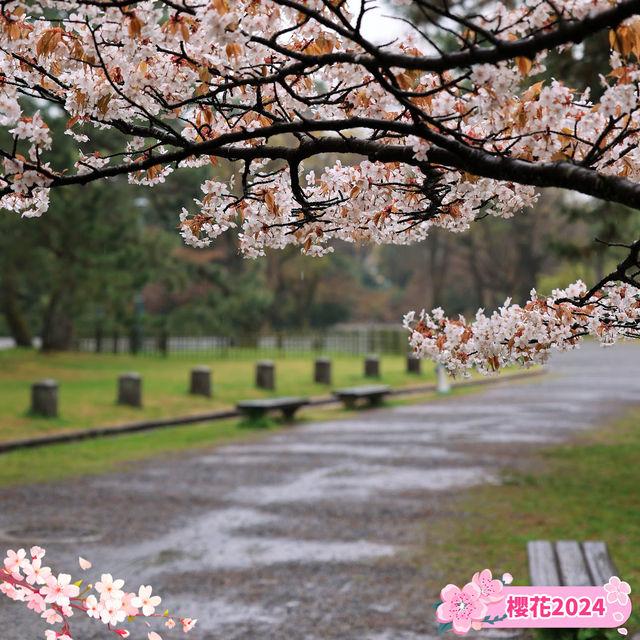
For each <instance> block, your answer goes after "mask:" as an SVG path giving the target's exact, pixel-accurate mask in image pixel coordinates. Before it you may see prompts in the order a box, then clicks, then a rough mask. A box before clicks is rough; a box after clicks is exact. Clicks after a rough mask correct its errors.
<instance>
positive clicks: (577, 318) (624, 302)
mask: <svg viewBox="0 0 640 640" xmlns="http://www.w3.org/2000/svg"><path fill="white" fill-rule="evenodd" d="M586 293H587V288H586V286H585V285H584V283H583V282H582V281H580V280H578V281H577V282H575V283H574V284H572V285H570V286H569V287H567V288H566V289H564V290H554V291H553V292H552V295H551V296H549V297H539V296H538V294H537V292H536V291H535V289H533V290H532V291H531V298H530V299H529V301H528V302H527V303H526V304H525V305H524V306H522V307H521V306H520V305H517V304H511V301H510V300H509V299H507V300H506V301H505V303H504V305H503V306H502V307H500V308H499V309H498V310H497V311H494V312H493V313H492V314H491V315H490V316H487V315H485V313H484V310H483V309H480V310H479V311H478V313H477V314H476V318H475V321H474V322H471V323H467V321H466V320H465V319H464V317H462V316H460V317H459V318H458V319H457V320H453V319H450V318H447V317H446V316H445V314H444V311H443V310H442V309H440V308H438V309H433V310H432V311H431V313H427V312H426V311H424V310H423V311H422V312H421V313H420V314H419V315H418V316H417V317H416V313H415V312H414V311H411V312H409V313H408V314H407V315H405V317H404V326H405V328H407V329H408V330H409V331H410V332H411V333H410V338H409V341H410V344H411V346H412V348H413V350H414V352H415V353H416V354H417V355H418V356H420V357H423V358H424V357H428V358H431V359H433V360H435V361H437V362H440V363H442V364H443V365H444V366H445V367H446V368H447V370H448V371H449V373H451V374H453V375H457V374H462V375H467V376H468V375H470V374H469V370H470V369H471V367H474V366H475V367H476V368H477V369H478V370H479V371H481V372H482V373H494V372H497V371H498V370H499V369H500V368H502V367H505V366H509V365H513V364H518V365H520V366H522V367H529V366H531V365H534V364H543V363H544V362H546V361H547V359H548V358H549V356H550V354H551V353H552V351H553V350H558V351H567V350H570V349H574V348H576V347H577V346H578V345H579V344H580V342H581V341H582V340H583V338H584V337H585V336H587V335H589V336H592V337H593V338H595V339H596V340H597V341H598V342H600V343H601V344H602V345H611V344H613V343H615V342H617V341H618V340H620V339H624V338H638V337H640V289H637V288H635V287H632V286H630V285H627V284H615V283H609V284H607V285H605V286H604V287H603V289H602V290H601V291H599V292H597V293H595V294H594V295H593V296H592V297H591V298H590V299H588V300H586V301H584V303H583V298H584V296H585V295H586Z"/></svg>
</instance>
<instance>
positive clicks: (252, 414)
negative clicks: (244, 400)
mask: <svg viewBox="0 0 640 640" xmlns="http://www.w3.org/2000/svg"><path fill="white" fill-rule="evenodd" d="M243 412H244V414H245V415H246V416H247V418H248V419H249V420H259V419H260V418H262V417H263V416H265V415H266V413H267V412H266V410H265V409H243Z"/></svg>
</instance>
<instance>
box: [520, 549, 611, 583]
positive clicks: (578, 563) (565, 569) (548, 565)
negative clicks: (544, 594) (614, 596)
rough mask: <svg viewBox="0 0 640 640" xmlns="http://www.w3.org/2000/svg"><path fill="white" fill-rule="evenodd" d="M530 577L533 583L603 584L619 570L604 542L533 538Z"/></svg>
mask: <svg viewBox="0 0 640 640" xmlns="http://www.w3.org/2000/svg"><path fill="white" fill-rule="evenodd" d="M527 557H528V560H529V578H530V580H531V586H533V587H542V586H549V587H562V586H570V587H601V586H602V585H604V584H606V583H607V582H608V581H609V578H610V577H611V576H615V575H618V571H617V569H616V567H615V565H614V564H613V561H612V560H611V556H610V555H609V549H608V548H607V545H606V543H604V542H601V541H600V542H595V541H591V542H576V541H575V540H559V541H558V542H549V541H548V540H530V541H529V542H527Z"/></svg>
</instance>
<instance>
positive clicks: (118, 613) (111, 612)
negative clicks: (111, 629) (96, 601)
mask: <svg viewBox="0 0 640 640" xmlns="http://www.w3.org/2000/svg"><path fill="white" fill-rule="evenodd" d="M121 604H122V603H121V601H120V600H111V599H105V600H101V601H100V619H101V620H102V622H104V623H105V624H111V625H113V624H118V623H119V622H124V619H125V618H126V617H127V616H126V614H125V612H124V610H123V609H122V607H121Z"/></svg>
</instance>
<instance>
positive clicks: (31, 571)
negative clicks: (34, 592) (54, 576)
mask: <svg viewBox="0 0 640 640" xmlns="http://www.w3.org/2000/svg"><path fill="white" fill-rule="evenodd" d="M41 563H42V560H41V559H40V558H36V559H35V560H32V561H31V563H28V564H27V565H26V566H25V567H24V569H23V571H24V575H25V577H26V579H27V582H28V583H29V584H34V583H36V582H37V583H38V584H45V582H46V581H47V579H48V578H49V577H50V576H51V569H50V568H49V567H42V566H40V565H41Z"/></svg>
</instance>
